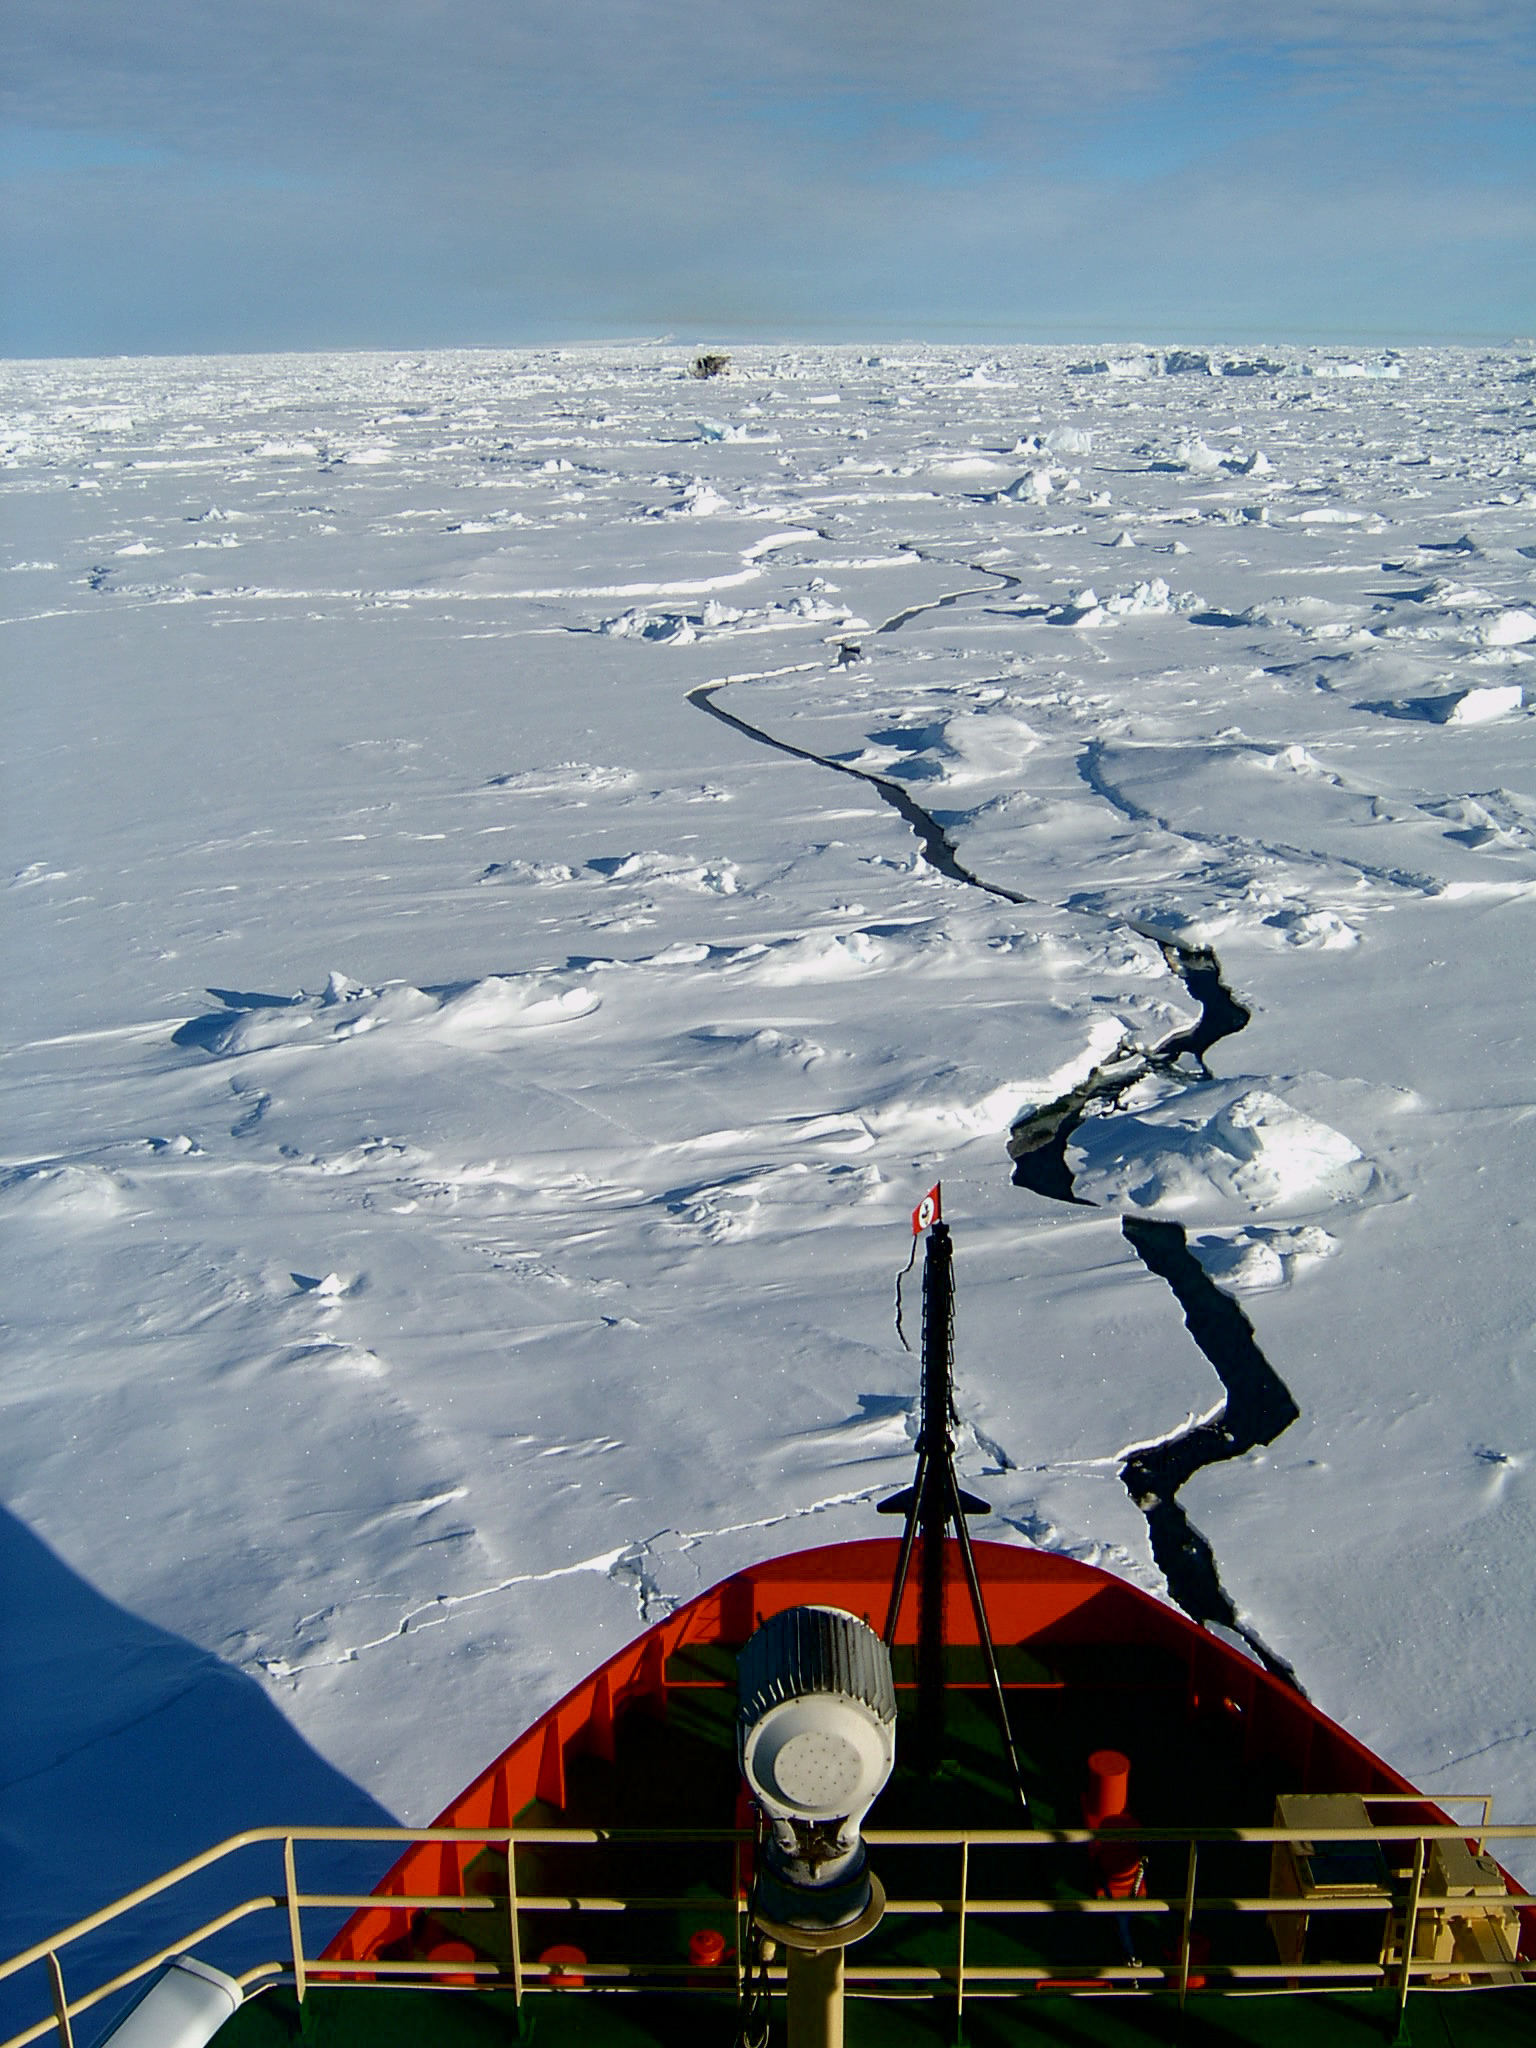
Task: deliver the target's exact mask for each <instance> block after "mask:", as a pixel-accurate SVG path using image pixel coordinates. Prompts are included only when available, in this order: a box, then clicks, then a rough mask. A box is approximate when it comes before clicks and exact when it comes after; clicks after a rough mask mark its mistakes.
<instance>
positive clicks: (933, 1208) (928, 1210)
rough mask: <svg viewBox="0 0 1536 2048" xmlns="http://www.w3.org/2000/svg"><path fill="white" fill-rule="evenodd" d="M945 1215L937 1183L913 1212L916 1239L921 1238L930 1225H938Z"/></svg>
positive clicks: (913, 1233) (913, 1227) (913, 1230)
mask: <svg viewBox="0 0 1536 2048" xmlns="http://www.w3.org/2000/svg"><path fill="white" fill-rule="evenodd" d="M943 1213H944V1212H943V1208H942V1205H941V1204H940V1201H939V1183H938V1182H937V1181H935V1182H934V1184H933V1186H932V1187H931V1188H930V1189H929V1190H928V1192H927V1194H926V1195H924V1197H923V1199H922V1200H921V1201H920V1202H919V1203H918V1205H917V1207H916V1208H915V1209H914V1210H913V1211H912V1235H913V1236H914V1237H921V1236H922V1234H923V1232H924V1231H925V1230H926V1229H927V1228H928V1226H929V1224H930V1223H937V1222H938V1221H939V1220H940V1218H941V1217H942V1215H943Z"/></svg>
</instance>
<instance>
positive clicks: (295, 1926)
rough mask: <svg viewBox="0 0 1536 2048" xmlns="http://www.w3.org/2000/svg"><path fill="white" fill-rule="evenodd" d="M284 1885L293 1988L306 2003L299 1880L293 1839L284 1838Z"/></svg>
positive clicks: (301, 2002) (300, 2001)
mask: <svg viewBox="0 0 1536 2048" xmlns="http://www.w3.org/2000/svg"><path fill="white" fill-rule="evenodd" d="M283 1884H284V1886H285V1887H286V1890H287V1896H288V1943H289V1946H290V1948H291V1949H292V1950H293V1987H294V1990H295V1991H296V1992H297V1993H298V1995H299V2003H300V2005H302V2004H303V2003H304V1995H305V1992H306V1990H307V1988H308V1986H307V1984H306V1981H305V1973H304V1935H303V1931H302V1929H301V1928H300V1925H299V1880H298V1875H297V1871H296V1868H295V1864H294V1855H293V1837H292V1835H284V1837H283Z"/></svg>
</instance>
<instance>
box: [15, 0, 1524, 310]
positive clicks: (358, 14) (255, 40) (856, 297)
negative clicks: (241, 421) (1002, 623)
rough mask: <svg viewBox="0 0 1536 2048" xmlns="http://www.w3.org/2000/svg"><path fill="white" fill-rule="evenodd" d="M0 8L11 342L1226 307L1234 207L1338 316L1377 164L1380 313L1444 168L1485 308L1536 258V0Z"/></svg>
mask: <svg viewBox="0 0 1536 2048" xmlns="http://www.w3.org/2000/svg"><path fill="white" fill-rule="evenodd" d="M3 33H4V35H5V36H6V38H7V40H8V43H9V48H8V50H6V51H5V53H4V61H3V68H4V71H5V74H6V76H7V78H8V81H9V87H8V101H7V104H8V106H9V108H10V112H11V115H12V118H13V120H14V121H16V122H17V123H19V124H20V126H21V128H22V130H23V131H24V133H23V140H22V146H21V147H20V148H19V149H17V150H13V151H12V152H11V154H10V157H9V164H10V171H9V183H8V208H7V212H8V218H9V221H10V228H9V242H8V246H7V248H6V250H5V251H4V253H3V256H0V260H3V261H4V263H5V265H6V269H7V273H8V275H9V276H10V277H11V279H12V280H13V286H14V289H13V294H12V297H13V302H14V306H13V312H12V314H11V322H12V324H11V328H10V330H9V333H8V336H7V342H8V345H9V346H10V347H12V348H13V349H16V348H26V347H28V346H37V345H39V343H38V342H37V341H36V340H33V341H31V342H29V341H28V336H29V335H31V336H34V337H37V336H41V337H43V338H44V340H45V341H46V340H48V339H49V338H50V337H52V336H55V335H60V336H62V335H63V334H64V333H65V332H66V330H67V331H70V332H76V333H78V335H79V338H80V345H95V346H103V347H108V346H114V345H121V346H125V347H134V346H145V345H156V344H154V343H152V342H151V341H149V339H148V337H149V336H150V335H151V334H154V335H163V337H164V339H163V341H161V342H160V343H159V344H158V345H163V346H172V347H174V346H178V345H185V346H203V345H216V346H234V345H238V343H237V337H238V336H239V335H240V334H242V333H243V334H246V335H247V336H248V337H249V339H250V340H251V341H252V342H253V343H254V342H263V343H272V344H276V343H278V342H281V341H282V340H283V339H285V338H287V339H291V340H293V341H296V342H303V341H318V340H320V339H322V338H323V339H328V340H329V339H334V340H346V339H354V340H357V341H368V340H380V341H391V340H395V339H399V340H402V341H404V340H450V339H467V340H475V339H479V340H490V339H518V338H522V337H526V336H530V335H532V334H534V333H546V334H547V333H552V332H553V333H558V332H561V331H565V332H571V331H577V330H586V331H592V330H593V328H594V326H601V325H603V324H612V325H616V326H619V327H633V326H634V325H636V324H637V323H639V324H646V323H650V322H661V323H664V324H676V323H678V322H680V321H683V320H694V321H697V322H699V323H700V324H713V325H718V326H721V327H727V326H730V325H732V324H733V322H736V321H739V320H746V319H749V320H750V324H753V325H757V326H767V327H769V328H775V327H776V328H778V329H779V330H780V331H786V330H788V329H791V328H794V327H795V326H797V325H799V324H803V323H804V322H805V321H806V320H807V319H808V318H810V317H812V316H814V317H815V318H816V319H817V321H818V323H821V322H825V321H828V320H830V321H831V322H832V324H834V325H838V324H840V325H841V326H842V327H843V329H844V330H845V331H847V332H850V333H857V332H859V331H861V329H862V328H863V327H865V326H869V327H871V329H872V328H873V327H874V326H877V325H878V326H881V327H884V328H885V329H886V330H887V331H889V327H890V325H891V324H892V323H894V324H895V325H897V326H898V327H905V328H906V329H907V331H910V332H917V331H920V330H921V329H922V328H923V326H924V324H925V322H926V321H929V320H932V319H936V318H938V317H939V316H940V314H941V313H942V314H943V316H944V317H945V318H949V317H952V316H953V314H954V312H955V309H956V306H957V304H963V305H965V306H967V307H974V308H976V309H978V311H977V314H976V316H975V317H978V318H979V317H981V314H982V313H983V312H984V313H985V314H986V316H987V318H988V319H989V320H990V321H991V322H992V323H994V324H995V325H998V326H1006V325H1008V324H1009V323H1010V322H1013V323H1018V324H1022V325H1023V326H1025V327H1027V326H1029V325H1030V324H1031V323H1032V322H1035V323H1038V322H1039V321H1040V320H1042V319H1043V318H1045V317H1047V316H1049V317H1050V319H1052V320H1054V321H1057V322H1059V321H1060V320H1061V319H1067V320H1074V319H1075V320H1080V321H1083V322H1087V323H1090V324H1092V325H1094V326H1096V327H1098V328H1100V329H1101V330H1102V329H1107V328H1113V327H1115V326H1119V327H1121V328H1122V329H1130V328H1134V327H1136V326H1137V325H1139V324H1141V323H1142V321H1143V319H1144V318H1145V316H1146V314H1147V312H1148V310H1149V309H1150V308H1151V306H1152V304H1153V302H1154V300H1155V302H1156V303H1157V304H1158V305H1161V304H1162V303H1164V301H1165V300H1166V298H1167V297H1168V293H1167V292H1166V290H1165V289H1164V286H1165V285H1166V284H1167V282H1168V280H1169V278H1170V277H1171V278H1172V279H1174V280H1176V281H1178V282H1179V285H1180V288H1184V287H1185V286H1188V287H1189V288H1190V289H1191V290H1192V289H1193V287H1194V286H1195V285H1197V284H1198V287H1199V289H1198V291H1197V292H1195V293H1194V296H1193V298H1192V299H1191V304H1193V303H1195V302H1196V301H1198V303H1200V304H1202V305H1208V306H1212V307H1215V308H1218V309H1219V308H1220V307H1221V306H1222V304H1223V303H1224V300H1223V296H1222V294H1223V281H1224V278H1225V279H1230V277H1231V275H1232V264H1233V258H1234V255H1235V253H1236V252H1237V250H1238V248H1239V245H1240V238H1241V237H1242V235H1243V234H1244V233H1246V232H1248V230H1247V229H1246V228H1245V226H1244V223H1245V221H1247V220H1250V219H1251V218H1252V217H1253V216H1254V214H1255V211H1256V210H1257V212H1259V213H1261V214H1263V215H1264V217H1265V218H1266V219H1271V220H1272V219H1276V218H1278V219H1279V220H1280V221H1281V222H1282V223H1283V222H1285V221H1286V220H1289V221H1290V223H1291V231H1290V232H1288V233H1285V234H1283V235H1282V236H1281V237H1280V246H1279V253H1280V255H1281V256H1282V257H1283V256H1284V255H1285V252H1286V251H1287V250H1289V249H1290V248H1292V247H1293V246H1295V245H1296V244H1297V243H1298V240H1304V241H1305V242H1306V246H1307V256H1306V260H1305V263H1301V264H1299V265H1298V269H1299V271H1300V272H1301V273H1304V275H1303V276H1302V280H1301V281H1302V283H1303V284H1304V287H1305V291H1304V304H1305V303H1306V302H1310V303H1312V304H1314V305H1315V306H1316V307H1317V309H1318V311H1319V313H1321V312H1322V311H1323V310H1324V309H1325V308H1326V306H1327V305H1328V304H1329V303H1330V301H1331V299H1332V298H1333V297H1335V296H1336V291H1337V286H1338V283H1339V281H1340V280H1341V279H1343V278H1346V277H1348V276H1350V275H1351V274H1353V275H1356V276H1358V274H1359V259H1360V257H1361V254H1362V245H1363V241H1364V238H1365V237H1367V236H1371V235H1375V234H1378V233H1379V232H1380V221H1381V218H1382V211H1383V208H1382V196H1383V194H1384V193H1385V192H1386V191H1387V190H1388V189H1389V188H1390V189H1391V190H1393V191H1395V194H1396V206H1397V227H1398V233H1397V242H1398V245H1399V254H1398V256H1397V258H1396V259H1395V261H1396V269H1395V270H1394V269H1393V264H1392V263H1391V262H1388V263H1387V264H1386V267H1385V273H1384V272H1383V269H1382V264H1381V262H1380V260H1379V259H1380V257H1381V255H1382V252H1381V251H1379V250H1375V249H1373V250H1371V251H1369V252H1368V253H1369V257H1370V263H1369V267H1370V268H1371V270H1372V274H1373V275H1377V276H1378V278H1379V279H1380V282H1381V290H1382V299H1381V303H1382V307H1383V315H1382V317H1383V320H1384V321H1387V320H1388V319H1390V324H1392V325H1393V326H1394V327H1395V328H1397V329H1401V327H1402V325H1403V321H1404V317H1405V315H1407V316H1409V317H1408V325H1410V326H1411V325H1412V324H1413V321H1412V318H1411V314H1412V305H1411V288H1412V273H1414V272H1417V273H1418V274H1420V275H1422V273H1423V270H1424V260H1423V259H1424V255H1425V253H1426V252H1425V251H1424V249H1422V248H1415V247H1414V246H1413V245H1414V243H1415V241H1420V242H1422V241H1424V240H1426V239H1427V238H1431V237H1433V236H1436V235H1439V234H1440V233H1442V232H1444V215H1445V209H1444V207H1443V205H1442V201H1443V200H1444V198H1445V196H1446V194H1447V192H1455V193H1459V194H1463V195H1465V205H1466V207H1467V208H1468V209H1469V211H1470V217H1469V218H1468V219H1467V220H1466V222H1465V225H1466V226H1467V227H1468V228H1469V229H1470V230H1472V233H1473V239H1474V240H1476V241H1477V242H1478V245H1479V247H1480V248H1481V249H1482V251H1483V256H1482V259H1481V260H1482V262H1483V265H1484V272H1483V274H1482V277H1481V282H1479V279H1478V278H1477V277H1475V276H1474V277H1473V278H1471V279H1469V280H1468V285H1469V288H1470V291H1471V297H1470V299H1468V300H1467V302H1466V305H1465V313H1466V321H1467V324H1468V326H1469V327H1479V326H1481V327H1490V326H1491V327H1498V326H1500V325H1503V324H1505V323H1506V322H1508V321H1510V320H1512V319H1513V320H1518V317H1519V316H1518V310H1517V309H1518V305H1519V303H1520V293H1521V292H1522V291H1525V292H1527V293H1528V292H1529V265H1530V263H1531V257H1532V250H1533V246H1536V227H1533V224H1532V222H1531V219H1530V216H1529V213H1528V211H1526V210H1524V209H1523V208H1522V206H1521V203H1520V199H1519V194H1520V193H1521V191H1522V190H1523V191H1525V192H1529V191H1531V190H1536V140H1533V136H1536V121H1533V120H1532V118H1531V116H1532V112H1533V104H1536V9H1533V8H1532V7H1531V6H1530V4H1529V0H1458V4H1457V6H1456V7H1455V8H1454V9H1446V8H1445V7H1444V5H1443V0H1436V4H1433V5H1431V4H1430V0H1272V4H1270V5H1267V6H1264V7H1262V8H1261V7H1259V6H1258V5H1248V4H1244V0H1159V4H1158V5H1156V6H1148V5H1146V4H1145V0H1075V4H1073V5H1072V6H1070V7H1063V6H1061V5H1060V4H1059V0H947V4H946V5H945V6H944V7H943V8H934V7H933V6H932V5H931V4H927V0H925V4H922V5H919V4H917V0H838V4H836V5H834V6H831V7H828V6H827V5H826V4H825V0H754V4H751V5H748V4H745V0H720V4H718V5H715V6H707V7H702V8H697V9H692V10H688V9H680V8H677V7H676V6H663V5H661V4H659V0H560V4H556V0H517V4H509V0H242V4H241V5H239V6H220V5H210V4H208V0H11V4H10V6H9V8H8V9H7V11H6V18H5V27H4V31H3ZM1196 220H1198V221H1199V222H1200V223H1201V231H1202V232H1203V234H1204V235H1205V236H1206V237H1208V238H1209V240H1210V242H1211V244H1212V245H1213V246H1212V250H1211V253H1210V255H1209V256H1208V258H1207V259H1206V261H1205V265H1204V268H1203V269H1202V268H1201V259H1200V254H1199V250H1198V249H1197V248H1196V247H1195V245H1194V234H1193V232H1192V230H1193V224H1194V222H1195V221H1196ZM1495 222H1497V223H1498V226H1497V231H1496V233H1491V232H1482V231H1481V229H1480V226H1479V224H1480V223H1482V224H1484V226H1486V227H1488V228H1489V229H1490V231H1491V229H1492V224H1493V223H1495ZM1151 227H1155V229H1156V235H1155V241H1156V242H1158V243H1161V244H1162V245H1163V247H1164V248H1165V250H1166V252H1167V262H1166V264H1165V269H1164V274H1163V276H1162V279H1161V281H1160V282H1159V284H1158V288H1157V290H1156V292H1155V293H1154V294H1153V295H1152V297H1151V298H1149V297H1148V296H1147V295H1146V292H1145V291H1144V290H1143V291H1141V292H1140V295H1139V296H1138V290H1139V288H1137V287H1135V286H1134V280H1135V279H1136V278H1138V277H1142V278H1145V277H1146V276H1147V274H1148V270H1149V263H1150V254H1151V252H1150V251H1149V248H1148V244H1147V235H1148V232H1149V228H1151ZM1490 239H1491V240H1492V242H1494V243H1495V244H1496V246H1495V247H1492V248H1490V246H1489V245H1490ZM1088 250H1091V251H1092V252H1093V257H1094V260H1095V261H1096V263H1097V265H1098V269H1099V280H1098V283H1097V285H1096V286H1094V287H1093V288H1089V287H1090V282H1091V277H1090V272H1091V265H1090V264H1089V263H1087V262H1086V261H1084V260H1081V259H1083V258H1084V256H1085V253H1086V252H1087V251H1088ZM1451 253H1452V254H1453V255H1454V253H1455V252H1454V251H1453V252H1451ZM1410 259H1411V260H1410ZM1458 260H1459V259H1458ZM1522 266H1524V267H1525V268H1524V270H1522ZM1020 267H1022V269H1023V271H1024V273H1025V274H1024V276H1022V277H1021V276H1019V275H1017V274H1016V273H1017V271H1018V270H1019V268H1020ZM1271 267H1272V268H1275V267H1276V266H1275V265H1273V264H1272V266H1271ZM1279 267H1284V265H1283V264H1282V265H1280V266H1279ZM1277 274H1278V272H1277ZM256 275H259V276H260V277H261V279H262V280H263V283H264V286H265V288H266V295H265V297H264V298H263V299H262V301H261V308H262V312H261V318H260V319H259V320H258V321H257V322H256V323H255V325H254V326H253V325H252V323H251V319H250V317H249V308H250V301H251V297H252V294H251V292H250V290H249V286H248V280H249V279H250V278H251V277H252V276H256ZM1074 277H1075V278H1076V279H1077V282H1076V283H1071V280H1072V279H1073V278H1074ZM1522 277H1524V280H1525V281H1524V283H1522V282H1521V280H1522ZM1116 279H1118V280H1119V286H1118V294H1117V291H1116V289H1113V288H1112V285H1113V283H1114V280H1116ZM1069 284H1070V286H1071V288H1070V289H1069V288H1068V287H1069ZM1295 289H1296V280H1295V279H1290V280H1288V281H1287V284H1286V286H1285V287H1284V289H1283V291H1282V289H1281V288H1280V286H1279V284H1278V282H1277V284H1276V287H1275V290H1274V291H1273V292H1272V293H1271V295H1270V302H1271V304H1272V306H1273V309H1274V311H1275V312H1276V313H1278V312H1279V311H1281V310H1285V311H1287V312H1288V313H1291V314H1294V313H1295V312H1296V311H1297V310H1298V309H1297V306H1296V301H1295V297H1294V293H1295ZM957 293H958V298H957ZM1241 302H1242V304H1243V305H1244V306H1245V307H1246V308H1248V310H1247V311H1246V312H1245V313H1244V315H1243V318H1244V321H1245V322H1247V321H1251V320H1253V319H1258V320H1260V321H1261V323H1262V319H1263V317H1264V306H1265V295H1264V292H1263V291H1262V289H1254V290H1250V291H1246V292H1245V293H1243V294H1242V295H1241ZM1232 304H1233V307H1234V311H1235V309H1236V307H1237V304H1238V299H1237V298H1234V299H1233V300H1232ZM68 307H72V308H73V309H74V310H73V311H72V312H68V313H67V308H68ZM745 307H751V308H752V309H753V310H752V311H751V313H750V316H748V315H745V314H743V312H742V309H743V308H745ZM1443 313H1444V302H1443V294H1441V293H1439V292H1437V293H1436V296H1435V300H1434V303H1433V304H1432V305H1431V304H1428V303H1427V304H1426V306H1425V309H1424V319H1423V322H1422V324H1423V325H1424V326H1425V327H1430V326H1433V325H1435V324H1436V322H1437V321H1439V320H1440V319H1442V318H1443ZM66 315H67V317H66ZM1432 315H1433V317H1431V316H1432ZM1532 317H1536V316H1531V315H1527V316H1526V322H1525V324H1527V325H1528V324H1530V321H1531V318H1532ZM285 321H286V325H285ZM92 323H94V325H93V324H92ZM88 328H89V330H90V332H89V333H87V329H88ZM113 335H117V336H118V340H117V341H116V342H114V341H113V340H112V339H111V338H110V337H111V336H113ZM93 337H94V338H93Z"/></svg>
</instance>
